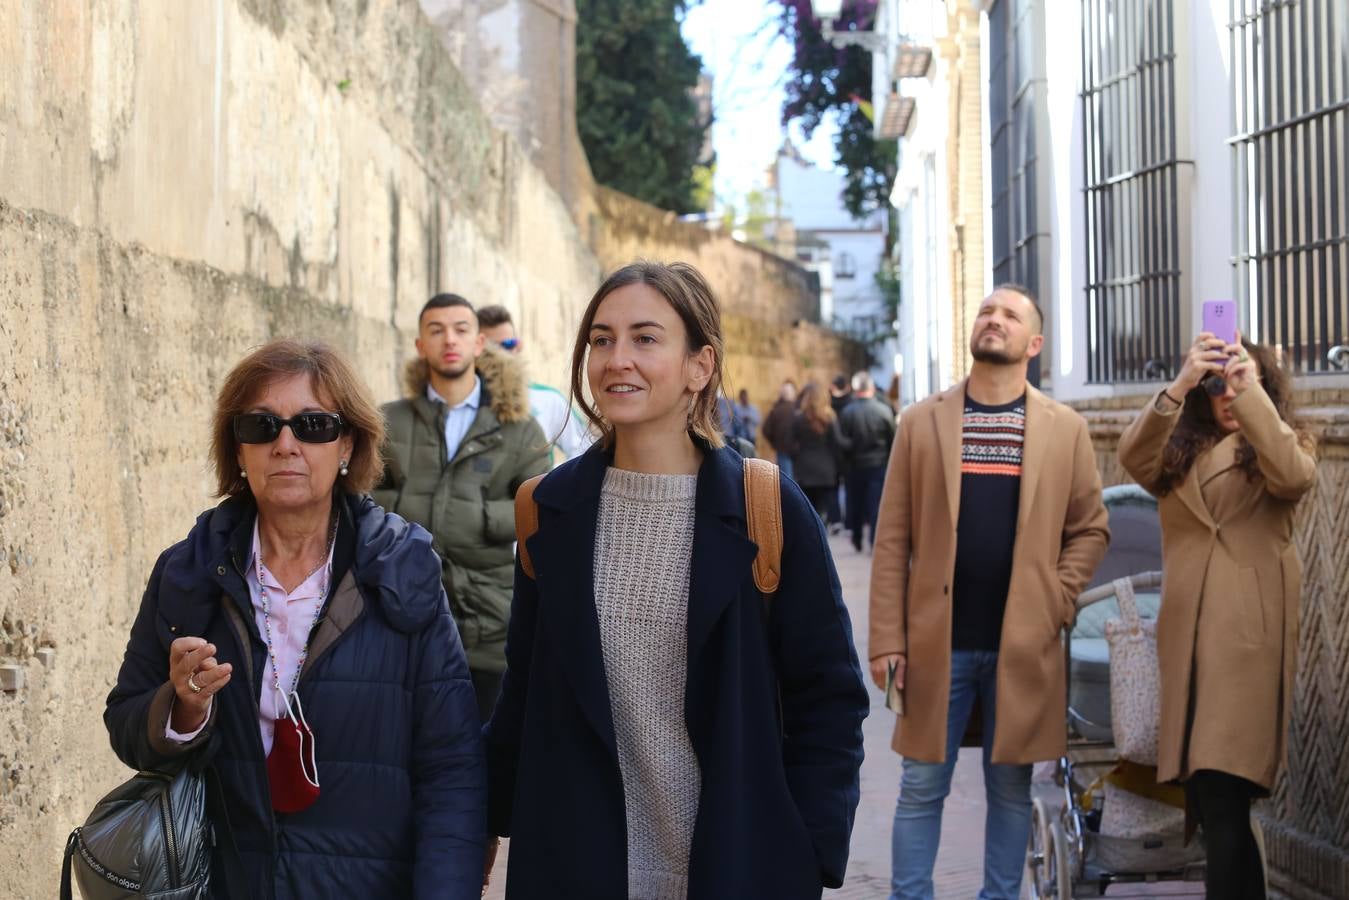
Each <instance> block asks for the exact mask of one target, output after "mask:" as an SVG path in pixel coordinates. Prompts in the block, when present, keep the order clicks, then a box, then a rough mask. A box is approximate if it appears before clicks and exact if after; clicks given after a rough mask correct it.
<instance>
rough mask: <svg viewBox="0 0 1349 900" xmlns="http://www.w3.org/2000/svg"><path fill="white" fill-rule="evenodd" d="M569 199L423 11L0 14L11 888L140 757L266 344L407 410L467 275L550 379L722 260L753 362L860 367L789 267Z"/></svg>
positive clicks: (255, 6) (374, 0) (3, 648)
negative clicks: (403, 391)
mask: <svg viewBox="0 0 1349 900" xmlns="http://www.w3.org/2000/svg"><path fill="white" fill-rule="evenodd" d="M592 206H593V204H592ZM576 209H577V206H576V205H575V204H571V205H569V204H567V203H566V202H564V201H563V200H562V199H561V198H560V197H559V196H558V194H557V193H556V192H555V190H554V189H553V188H552V187H551V186H550V185H549V182H548V179H547V177H546V176H545V175H544V174H543V173H542V172H541V171H540V170H539V169H537V168H536V167H535V166H534V165H533V164H531V163H530V162H529V161H528V159H527V157H526V155H525V154H524V153H523V152H522V151H521V150H520V149H519V147H518V146H517V144H516V143H515V141H514V140H513V139H511V138H508V137H505V136H503V135H502V134H500V133H498V132H496V131H494V130H493V129H492V128H491V127H490V126H489V125H488V123H487V121H486V119H485V118H484V116H483V114H482V113H481V111H480V109H479V108H478V107H477V106H476V105H475V102H474V100H473V98H472V97H471V95H470V93H469V92H468V90H467V89H466V88H465V86H464V82H463V79H462V78H461V77H460V75H459V73H458V72H457V71H456V69H455V68H454V66H453V64H452V63H451V61H450V57H449V54H448V53H447V52H446V50H445V48H444V47H443V45H442V43H441V41H440V38H439V36H438V35H437V33H436V31H435V30H434V29H432V28H431V27H430V26H429V25H428V24H427V22H426V20H425V19H424V17H423V13H422V12H421V10H420V8H419V6H418V4H417V3H416V2H415V0H327V2H324V3H313V2H308V0H201V2H194V3H181V2H171V0H71V2H63V3H48V2H43V0H0V686H4V685H7V684H8V685H10V686H13V687H15V689H14V690H0V897H49V896H52V895H53V894H54V892H55V889H56V873H57V865H56V863H57V860H58V859H59V855H60V850H61V848H62V846H63V843H64V839H65V835H66V833H67V832H68V831H69V829H70V828H71V827H73V826H74V825H76V824H78V822H79V821H80V820H81V819H82V818H83V816H84V815H85V813H86V812H87V811H88V809H89V808H90V806H92V804H93V803H94V801H95V800H96V799H97V798H98V797H99V796H100V795H101V794H102V793H104V792H105V791H107V790H108V789H109V788H111V787H112V786H113V785H115V784H116V783H118V782H119V781H121V780H122V779H124V778H125V777H126V775H127V772H126V771H125V770H124V769H123V768H122V767H121V765H120V763H118V762H117V761H116V760H115V758H114V757H113V755H112V753H111V751H110V750H109V749H108V745H107V738H106V733H105V731H104V729H103V726H102V721H101V714H102V709H103V701H104V698H105V696H106V694H107V691H108V689H109V687H110V685H111V683H112V680H113V678H114V675H115V673H116V669H117V666H118V663H119V661H120V657H121V653H122V650H123V647H124V646H125V642H126V635H127V632H128V629H129V625H130V621H131V618H132V615H133V614H134V611H135V609H136V607H137V604H138V603H139V599H140V594H141V591H142V589H143V586H144V582H145V579H146V577H147V575H148V573H149V571H150V567H151V565H152V563H153V561H154V558H155V556H156V555H157V554H158V553H159V552H160V551H161V550H162V549H163V548H164V547H166V546H168V545H169V544H171V543H172V542H173V541H175V540H177V539H178V538H180V537H181V536H182V535H183V534H184V533H185V532H186V530H187V529H188V528H189V527H190V525H191V523H192V520H193V518H194V517H195V515H196V514H197V513H198V512H199V511H200V510H201V509H203V508H205V507H206V506H208V505H210V504H211V503H212V499H211V497H210V496H209V478H208V473H207V471H206V466H205V456H206V453H205V451H206V421H207V417H208V415H209V410H210V405H211V400H212V397H213V394H214V392H215V390H216V388H217V386H218V384H219V382H220V380H221V378H222V377H223V375H224V374H225V372H226V371H228V369H229V367H230V366H231V365H232V364H233V363H234V362H235V361H236V360H237V359H238V358H239V356H240V355H242V353H243V352H244V351H245V350H246V349H248V348H249V347H251V346H254V345H256V344H258V343H260V342H262V341H263V340H266V339H267V338H270V337H273V336H276V335H283V334H288V335H300V336H311V337H318V338H322V339H326V340H328V341H331V342H333V343H334V344H336V345H338V346H339V347H341V348H343V349H344V350H346V351H347V352H348V353H350V354H351V355H352V357H353V358H354V359H355V360H356V362H357V363H358V365H359V366H360V368H361V369H362V371H363V372H364V374H365V376H366V378H367V379H368V380H369V381H370V383H371V385H372V387H373V388H374V390H375V392H376V394H377V395H379V396H380V397H391V396H393V395H394V394H395V392H396V390H397V388H396V385H397V372H398V370H399V368H400V366H401V363H402V361H403V360H404V359H405V358H406V356H407V355H408V354H409V353H410V352H411V340H412V330H413V328H414V327H415V320H416V315H417V311H418V309H419V308H420V306H421V304H422V303H423V302H424V301H425V299H426V297H427V296H428V295H429V294H431V293H433V292H435V291H436V290H456V291H459V292H461V293H463V294H465V295H467V296H469V297H471V298H473V299H475V300H477V301H479V302H503V303H506V304H507V305H508V306H510V307H511V308H512V309H513V310H515V311H516V314H517V317H518V322H519V325H520V327H521V330H522V332H523V334H524V335H525V337H526V340H527V342H528V347H529V353H530V359H531V366H532V367H533V369H534V375H535V376H536V377H538V378H540V380H544V381H549V382H552V383H555V384H561V383H562V382H563V381H564V379H565V365H566V360H567V358H568V356H569V352H570V343H571V338H572V328H573V327H574V323H575V322H576V320H577V318H578V317H579V313H580V310H581V308H582V307H583V305H584V304H585V302H586V300H587V299H588V298H589V296H590V294H591V292H592V291H593V290H594V287H595V286H596V285H597V284H598V282H599V280H600V278H601V275H602V271H603V269H604V268H606V267H610V266H612V265H616V264H618V263H619V262H625V261H626V259H624V258H621V257H620V254H627V255H658V256H668V257H669V258H690V259H692V261H694V262H696V263H699V264H702V265H706V266H709V267H710V270H709V272H708V275H709V277H710V278H711V279H712V281H713V283H714V284H715V285H716V286H717V288H718V290H719V292H720V293H721V294H722V296H723V297H725V298H726V299H727V301H728V303H729V306H730V309H729V311H728V317H727V318H728V328H730V329H731V332H732V335H731V343H732V345H733V346H734V347H735V353H736V356H735V358H734V359H733V361H732V364H731V369H732V372H733V374H735V373H748V372H750V371H752V370H758V371H762V372H766V373H776V372H781V373H783V374H788V373H790V374H797V371H796V369H797V368H799V367H800V366H801V365H802V363H803V362H812V361H819V364H820V365H830V366H832V365H834V364H836V363H838V362H839V361H840V359H841V357H842V355H844V354H845V353H846V350H845V349H842V348H843V345H840V344H838V343H837V342H836V341H834V340H833V339H832V338H831V337H830V336H829V335H827V334H824V333H820V332H817V331H812V330H811V329H810V328H799V329H791V328H790V326H789V324H788V322H789V319H787V318H784V317H783V316H781V315H778V314H777V313H776V312H773V311H772V310H773V307H774V304H778V305H783V304H785V305H786V306H790V307H792V308H794V309H800V310H803V311H805V310H806V309H807V307H809V305H810V299H809V298H810V297H811V296H812V294H811V291H810V285H809V284H805V283H803V282H801V281H800V279H799V278H798V277H797V276H794V275H792V274H791V273H790V270H791V268H792V267H789V266H787V265H786V264H783V265H782V266H778V267H774V266H773V265H770V264H767V263H765V262H764V261H763V260H762V259H761V257H760V255H759V254H758V253H757V252H756V251H751V250H747V249H743V248H741V249H740V250H737V249H736V248H735V247H734V245H731V246H729V247H727V246H721V247H719V248H718V249H717V250H716V251H715V252H714V253H713V252H709V251H706V250H705V249H701V245H699V244H698V243H697V242H696V241H695V242H693V243H692V244H690V245H688V246H684V247H680V246H679V240H680V239H679V238H670V239H669V242H668V243H663V244H661V245H660V247H659V249H658V252H656V253H652V252H650V250H649V248H648V245H647V244H646V243H645V241H646V240H647V238H648V237H650V235H648V234H646V233H645V232H643V233H640V234H638V235H628V236H626V237H625V236H623V234H622V232H623V229H624V228H626V227H635V226H631V223H629V225H624V224H622V223H620V224H616V225H612V226H611V225H609V224H606V223H604V222H601V221H600V220H599V219H598V218H597V217H596V216H594V215H587V216H585V217H584V219H583V220H584V221H588V222H589V223H590V225H591V230H592V231H594V232H595V233H596V234H597V235H600V236H602V237H604V238H605V241H606V243H605V245H604V246H605V247H606V248H608V251H609V252H608V253H607V254H603V255H599V256H597V254H596V253H595V252H593V251H592V250H591V248H590V247H589V246H588V242H589V239H590V237H591V236H590V235H588V234H585V233H583V232H582V231H581V230H578V228H577V226H576V224H575V215H576V213H575V210H576ZM686 237H687V236H686ZM747 260H748V261H749V262H747ZM756 278H762V279H764V281H763V283H762V285H761V288H762V290H759V289H755V288H754V279H756ZM794 279H795V280H794ZM760 294H764V295H765V296H769V295H771V296H772V297H774V298H776V299H774V300H772V301H771V302H767V301H763V300H761V298H760ZM770 313H771V314H770ZM764 317H766V318H764ZM761 319H763V321H760V320H761ZM756 322H758V323H759V324H758V325H757V326H756V325H755V323H756ZM793 367H796V368H793ZM789 370H790V372H789ZM745 377H746V378H748V377H749V376H748V375H746V376H745ZM774 377H776V376H774ZM756 399H758V397H757V395H756Z"/></svg>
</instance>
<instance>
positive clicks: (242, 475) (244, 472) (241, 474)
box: [239, 468, 248, 478]
mask: <svg viewBox="0 0 1349 900" xmlns="http://www.w3.org/2000/svg"><path fill="white" fill-rule="evenodd" d="M239 477H240V478H247V477H248V470H247V469H244V468H240V469H239Z"/></svg>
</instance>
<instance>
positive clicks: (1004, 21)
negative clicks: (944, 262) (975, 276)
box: [988, 0, 1053, 385]
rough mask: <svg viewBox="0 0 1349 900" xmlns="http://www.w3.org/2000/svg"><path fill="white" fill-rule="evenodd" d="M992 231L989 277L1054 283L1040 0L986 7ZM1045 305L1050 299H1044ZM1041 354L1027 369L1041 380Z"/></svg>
mask: <svg viewBox="0 0 1349 900" xmlns="http://www.w3.org/2000/svg"><path fill="white" fill-rule="evenodd" d="M988 39H989V51H988V118H989V181H990V185H989V187H990V208H989V214H990V217H991V223H990V226H991V227H990V231H991V237H992V246H991V247H990V250H991V251H992V258H993V283H994V284H1006V283H1008V282H1015V283H1017V284H1022V285H1025V286H1026V287H1027V288H1029V289H1030V290H1031V291H1032V292H1033V293H1035V294H1036V295H1037V296H1038V297H1041V298H1045V297H1046V296H1047V295H1048V294H1049V293H1050V292H1051V290H1052V270H1053V265H1052V262H1051V260H1052V253H1053V245H1052V240H1051V235H1050V232H1049V227H1048V226H1049V221H1050V216H1051V213H1050V196H1049V189H1050V180H1051V177H1052V176H1050V175H1048V174H1046V176H1045V177H1043V178H1042V177H1041V176H1040V172H1039V166H1040V152H1041V148H1042V147H1043V148H1048V146H1049V99H1048V82H1047V79H1046V73H1045V52H1046V50H1045V4H1044V3H1043V2H1037V0H995V2H994V3H991V4H990V5H989V7H988ZM1043 306H1044V308H1045V310H1046V312H1047V313H1050V311H1051V310H1052V305H1051V304H1043ZM1039 364H1040V358H1039V357H1037V358H1036V359H1034V360H1032V362H1031V370H1030V377H1031V381H1032V382H1033V383H1035V384H1037V385H1038V384H1039V383H1040V365H1039Z"/></svg>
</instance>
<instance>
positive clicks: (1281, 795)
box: [1075, 390, 1349, 900]
mask: <svg viewBox="0 0 1349 900" xmlns="http://www.w3.org/2000/svg"><path fill="white" fill-rule="evenodd" d="M1298 400H1299V404H1300V410H1301V418H1302V420H1303V422H1304V424H1305V425H1306V426H1307V427H1308V429H1309V430H1310V431H1312V432H1313V433H1314V434H1315V435H1316V436H1317V438H1318V440H1319V454H1320V463H1319V468H1318V472H1317V482H1316V487H1315V489H1314V490H1313V491H1312V493H1311V494H1310V495H1309V496H1308V497H1306V498H1305V499H1304V500H1303V501H1302V503H1301V505H1300V507H1299V509H1298V519H1297V544H1298V552H1299V555H1300V556H1301V558H1302V564H1303V592H1302V615H1301V638H1300V643H1299V648H1298V673H1297V689H1296V696H1295V699H1294V705H1293V718H1292V724H1291V727H1290V734H1289V748H1288V760H1289V762H1288V766H1287V769H1286V770H1285V771H1284V773H1283V776H1282V777H1281V778H1280V779H1279V783H1278V785H1277V787H1276V788H1275V791H1274V796H1273V797H1272V798H1271V799H1270V800H1269V801H1268V802H1267V803H1263V804H1261V805H1260V807H1259V808H1258V809H1259V812H1260V819H1261V823H1262V825H1263V826H1264V831H1265V843H1266V849H1267V852H1268V855H1269V862H1270V869H1271V875H1270V882H1271V888H1272V889H1274V891H1275V892H1276V893H1277V894H1278V895H1279V896H1283V897H1288V898H1293V900H1331V898H1340V897H1349V749H1346V748H1349V602H1346V598H1347V597H1349V520H1346V518H1345V516H1344V510H1345V508H1346V507H1349V391H1343V390H1319V391H1304V392H1302V393H1301V394H1300V395H1299V398H1298ZM1143 402H1144V401H1143V399H1141V398H1133V399H1131V400H1124V399H1117V400H1110V401H1097V402H1091V403H1088V402H1083V403H1081V404H1075V405H1076V406H1078V408H1079V410H1080V411H1081V412H1082V414H1083V415H1084V416H1085V417H1086V418H1087V421H1088V422H1089V424H1090V425H1091V430H1092V436H1093V439H1094V440H1095V442H1096V450H1097V460H1098V462H1099V464H1100V467H1101V473H1102V476H1103V477H1104V478H1105V483H1106V484H1118V483H1120V482H1123V481H1127V480H1128V476H1127V475H1126V474H1125V473H1124V471H1123V469H1122V468H1121V467H1120V465H1119V457H1118V455H1117V453H1116V450H1117V448H1118V446H1119V438H1120V435H1121V434H1122V433H1123V431H1124V429H1125V428H1126V427H1127V426H1128V424H1129V422H1131V421H1132V420H1133V416H1134V415H1135V412H1136V410H1137V409H1138V408H1139V407H1141V406H1142V403H1143Z"/></svg>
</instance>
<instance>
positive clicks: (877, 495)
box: [839, 372, 895, 552]
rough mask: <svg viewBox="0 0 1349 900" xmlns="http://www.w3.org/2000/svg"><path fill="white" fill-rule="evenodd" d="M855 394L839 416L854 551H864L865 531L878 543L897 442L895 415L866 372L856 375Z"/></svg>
mask: <svg viewBox="0 0 1349 900" xmlns="http://www.w3.org/2000/svg"><path fill="white" fill-rule="evenodd" d="M852 394H853V399H852V402H851V403H849V404H848V405H847V406H845V407H844V408H843V412H842V413H841V414H840V415H839V429H840V430H841V431H842V432H843V436H844V438H846V439H847V445H848V454H847V456H848V469H847V475H846V476H845V478H846V481H847V491H848V530H849V532H850V534H851V538H852V545H853V549H855V550H857V551H858V552H861V550H862V531H863V529H865V530H866V532H867V535H868V537H869V540H870V543H871V545H872V546H875V544H876V514H877V511H878V510H879V509H880V505H881V488H882V487H883V486H884V485H885V465H886V463H887V462H888V461H889V459H890V445H891V444H892V443H893V442H894V439H895V414H894V412H893V411H892V410H891V409H890V407H889V406H887V405H886V404H885V403H884V402H883V401H882V400H881V399H880V398H878V397H877V396H876V383H875V382H874V381H872V380H871V375H870V374H868V373H867V372H858V373H857V374H855V375H853V378H852Z"/></svg>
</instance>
